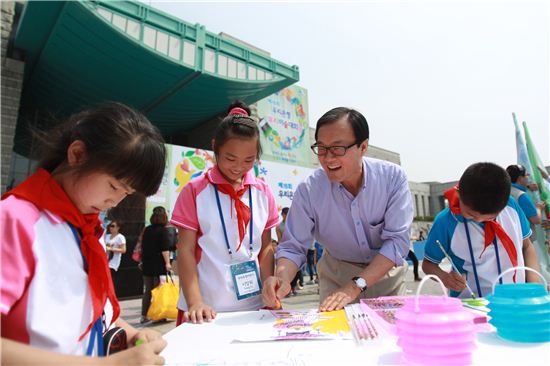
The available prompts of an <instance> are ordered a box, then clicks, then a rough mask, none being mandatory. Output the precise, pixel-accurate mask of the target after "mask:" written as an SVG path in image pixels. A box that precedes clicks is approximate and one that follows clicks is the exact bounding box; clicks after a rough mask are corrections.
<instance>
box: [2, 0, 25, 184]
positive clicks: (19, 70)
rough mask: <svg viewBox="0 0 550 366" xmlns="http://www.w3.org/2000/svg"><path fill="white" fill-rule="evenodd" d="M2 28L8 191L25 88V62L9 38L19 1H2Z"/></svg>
mask: <svg viewBox="0 0 550 366" xmlns="http://www.w3.org/2000/svg"><path fill="white" fill-rule="evenodd" d="M1 9H2V10H1V25H2V28H1V31H2V39H1V46H2V53H1V62H2V63H1V74H2V76H1V88H2V89H1V93H2V108H1V128H0V134H1V141H0V142H1V146H2V147H1V158H0V165H1V169H0V170H1V180H0V189H1V192H2V193H3V192H5V190H6V186H7V185H8V184H9V182H8V176H9V171H10V166H11V158H12V151H13V138H14V137H15V126H16V125H17V118H18V115H19V100H20V97H21V89H22V88H23V71H24V66H25V64H24V62H22V61H19V60H15V59H13V58H11V57H10V55H8V42H9V40H10V36H11V33H12V28H13V18H14V16H15V2H13V1H2V2H1Z"/></svg>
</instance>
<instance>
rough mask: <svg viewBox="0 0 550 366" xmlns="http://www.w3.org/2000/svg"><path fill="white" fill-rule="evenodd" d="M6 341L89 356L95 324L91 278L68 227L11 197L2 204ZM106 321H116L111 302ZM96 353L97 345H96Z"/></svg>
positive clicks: (0, 298) (1, 299)
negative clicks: (89, 330) (113, 318)
mask: <svg viewBox="0 0 550 366" xmlns="http://www.w3.org/2000/svg"><path fill="white" fill-rule="evenodd" d="M0 213H1V217H0V232H1V233H2V243H1V245H0V252H1V259H0V264H1V268H0V273H1V282H0V311H1V314H2V337H4V338H8V339H11V340H14V341H18V342H21V343H24V344H28V345H30V346H34V347H38V348H42V349H47V350H50V351H56V352H60V353H65V354H72V355H85V354H86V349H87V347H88V343H89V337H90V333H88V334H87V335H86V337H84V339H83V340H82V341H80V342H79V341H78V339H79V337H80V335H81V334H83V333H84V331H85V330H86V328H87V326H88V324H90V322H91V320H92V301H91V296H90V291H89V288H88V275H87V273H86V271H85V270H84V263H83V259H82V255H81V253H80V248H79V246H78V245H77V242H76V239H75V237H74V235H73V232H72V231H71V228H70V226H69V225H68V224H67V223H66V222H65V221H63V220H62V219H61V218H60V217H58V216H56V215H54V214H52V213H50V212H49V211H41V210H39V209H38V208H37V207H36V206H35V205H33V204H32V203H30V202H28V201H26V200H23V199H20V198H16V197H15V196H9V197H7V198H6V199H5V200H3V201H1V203H0ZM105 314H106V323H107V324H109V323H110V321H111V317H112V307H111V305H110V304H109V302H108V301H107V305H106V308H105ZM93 354H94V355H97V345H95V347H94V352H93Z"/></svg>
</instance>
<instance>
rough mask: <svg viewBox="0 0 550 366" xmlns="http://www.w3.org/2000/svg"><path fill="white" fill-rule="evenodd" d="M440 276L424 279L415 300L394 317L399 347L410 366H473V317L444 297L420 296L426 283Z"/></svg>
mask: <svg viewBox="0 0 550 366" xmlns="http://www.w3.org/2000/svg"><path fill="white" fill-rule="evenodd" d="M429 278H433V279H435V280H437V281H438V282H439V284H440V285H441V288H442V290H443V293H444V294H446V291H445V287H444V286H443V283H442V282H441V280H440V279H439V278H438V277H437V276H433V275H428V276H426V277H424V279H423V280H422V282H421V283H420V285H419V286H418V290H417V292H416V296H414V297H411V298H408V299H406V300H405V305H404V306H403V307H402V308H401V309H399V310H398V311H397V313H396V315H395V317H396V319H397V321H396V324H395V325H396V331H397V337H398V340H397V345H398V346H400V347H401V348H402V349H403V353H402V358H403V361H405V362H406V363H408V364H421V365H443V364H445V365H447V364H451V365H466V364H471V363H472V351H473V350H474V349H475V348H476V331H475V325H474V322H473V318H474V315H473V314H472V313H470V312H468V311H466V310H464V308H463V307H462V302H461V301H460V300H459V299H455V298H450V297H447V296H446V295H445V296H420V290H421V289H422V286H423V285H424V283H425V282H426V281H427V280H428V279H429Z"/></svg>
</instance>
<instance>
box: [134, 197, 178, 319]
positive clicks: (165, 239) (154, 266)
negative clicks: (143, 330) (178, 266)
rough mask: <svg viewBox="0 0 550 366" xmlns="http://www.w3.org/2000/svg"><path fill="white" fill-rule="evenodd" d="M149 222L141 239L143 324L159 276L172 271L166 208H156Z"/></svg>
mask: <svg viewBox="0 0 550 366" xmlns="http://www.w3.org/2000/svg"><path fill="white" fill-rule="evenodd" d="M149 221H150V222H151V225H149V226H147V227H146V228H145V229H144V230H143V232H142V234H141V238H140V241H141V264H142V267H141V270H142V272H143V284H144V287H145V289H144V292H143V298H142V300H141V320H140V322H141V323H146V322H148V321H149V319H148V318H147V310H149V306H150V305H151V290H152V289H153V288H155V287H156V286H158V284H159V282H160V278H159V276H161V275H165V274H166V273H167V272H170V271H171V270H172V266H171V265H170V245H171V242H170V234H169V232H168V230H167V228H166V224H167V223H168V215H167V214H166V210H165V209H164V207H161V206H158V207H155V208H154V209H153V214H152V215H151V218H150V220H149ZM138 245H139V244H138Z"/></svg>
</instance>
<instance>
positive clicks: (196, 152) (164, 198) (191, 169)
mask: <svg viewBox="0 0 550 366" xmlns="http://www.w3.org/2000/svg"><path fill="white" fill-rule="evenodd" d="M165 146H166V158H167V159H166V168H165V169H164V177H163V179H162V183H161V185H160V187H159V190H158V191H157V193H156V194H155V195H154V196H151V197H148V198H147V201H146V205H145V221H146V222H147V223H149V218H150V217H151V213H152V212H153V208H155V207H156V206H163V207H164V208H165V209H166V211H167V213H168V217H170V216H171V215H172V209H173V208H174V205H175V204H176V199H177V198H178V195H179V193H180V192H181V189H182V188H183V186H185V185H186V184H187V183H188V182H189V181H190V180H191V179H193V178H195V177H198V176H199V175H201V174H202V173H204V172H205V171H207V170H208V169H209V168H210V167H212V166H213V165H214V153H213V152H212V151H208V150H201V149H195V148H191V147H185V146H177V145H169V144H166V145H165Z"/></svg>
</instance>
